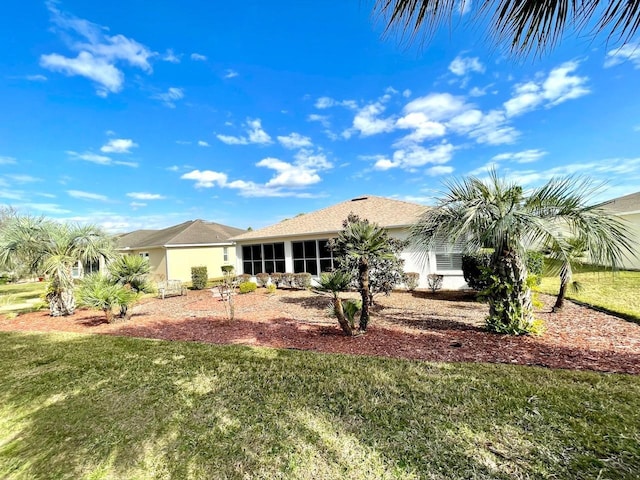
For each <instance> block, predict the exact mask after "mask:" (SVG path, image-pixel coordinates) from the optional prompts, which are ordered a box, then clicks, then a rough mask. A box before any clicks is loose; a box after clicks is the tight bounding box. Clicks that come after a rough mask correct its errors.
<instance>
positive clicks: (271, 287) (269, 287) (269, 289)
mask: <svg viewBox="0 0 640 480" xmlns="http://www.w3.org/2000/svg"><path fill="white" fill-rule="evenodd" d="M276 290H277V287H276V284H275V283H270V284H269V285H267V293H276Z"/></svg>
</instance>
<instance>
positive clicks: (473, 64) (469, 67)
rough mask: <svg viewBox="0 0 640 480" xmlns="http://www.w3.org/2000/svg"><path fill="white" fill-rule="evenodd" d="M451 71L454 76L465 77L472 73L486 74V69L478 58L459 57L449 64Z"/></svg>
mask: <svg viewBox="0 0 640 480" xmlns="http://www.w3.org/2000/svg"><path fill="white" fill-rule="evenodd" d="M449 71H450V72H451V73H453V74H454V75H458V76H464V75H467V74H469V73H471V72H477V73H484V71H485V67H484V65H483V64H482V63H481V62H480V59H479V58H478V57H462V56H460V55H458V56H457V57H456V58H454V59H453V61H452V62H451V63H450V64H449Z"/></svg>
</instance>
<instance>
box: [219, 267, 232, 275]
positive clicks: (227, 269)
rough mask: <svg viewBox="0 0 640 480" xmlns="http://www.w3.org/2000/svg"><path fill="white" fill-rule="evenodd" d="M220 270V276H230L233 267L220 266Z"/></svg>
mask: <svg viewBox="0 0 640 480" xmlns="http://www.w3.org/2000/svg"><path fill="white" fill-rule="evenodd" d="M220 269H221V270H222V275H231V273H233V265H222V266H221V267H220Z"/></svg>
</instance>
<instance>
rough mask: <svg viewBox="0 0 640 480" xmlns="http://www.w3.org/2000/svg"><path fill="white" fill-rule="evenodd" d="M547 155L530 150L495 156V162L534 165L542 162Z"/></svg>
mask: <svg viewBox="0 0 640 480" xmlns="http://www.w3.org/2000/svg"><path fill="white" fill-rule="evenodd" d="M546 154H547V152H545V151H544V150H538V149H530V150H523V151H522V152H506V153H501V154H499V155H496V156H494V157H493V158H492V159H491V160H492V161H493V162H504V161H508V162H516V163H532V162H536V161H538V160H540V159H541V158H542V157H544V156H545V155H546Z"/></svg>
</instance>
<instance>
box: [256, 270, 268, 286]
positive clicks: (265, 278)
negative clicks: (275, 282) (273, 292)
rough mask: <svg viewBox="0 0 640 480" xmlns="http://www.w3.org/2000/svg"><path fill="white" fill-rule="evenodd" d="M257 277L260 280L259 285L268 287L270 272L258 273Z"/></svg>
mask: <svg viewBox="0 0 640 480" xmlns="http://www.w3.org/2000/svg"><path fill="white" fill-rule="evenodd" d="M256 279H257V280H258V285H260V286H261V287H266V286H267V282H268V281H269V274H268V273H257V274H256Z"/></svg>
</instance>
